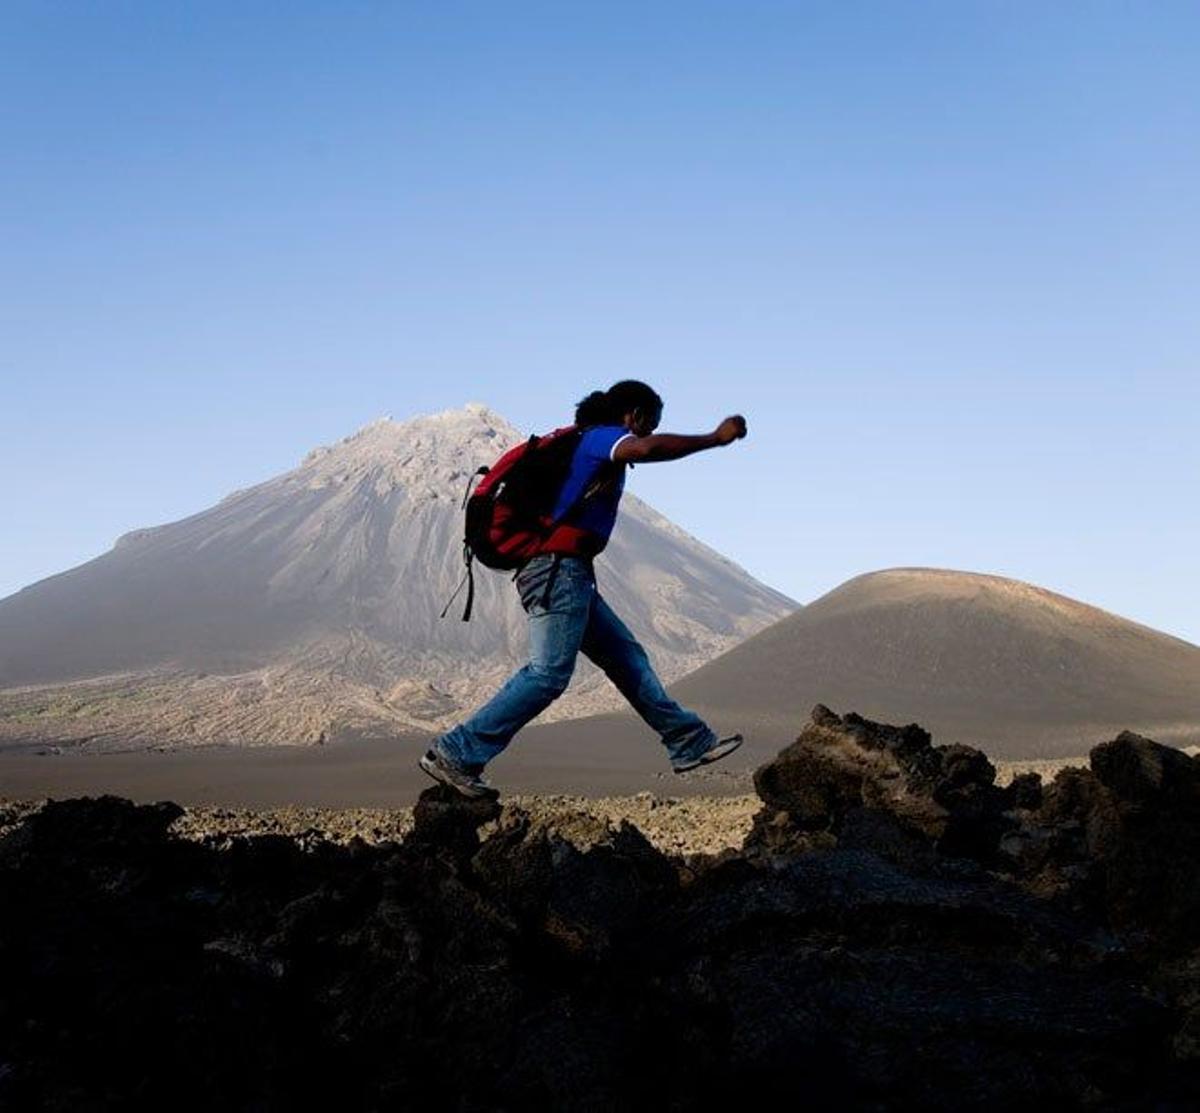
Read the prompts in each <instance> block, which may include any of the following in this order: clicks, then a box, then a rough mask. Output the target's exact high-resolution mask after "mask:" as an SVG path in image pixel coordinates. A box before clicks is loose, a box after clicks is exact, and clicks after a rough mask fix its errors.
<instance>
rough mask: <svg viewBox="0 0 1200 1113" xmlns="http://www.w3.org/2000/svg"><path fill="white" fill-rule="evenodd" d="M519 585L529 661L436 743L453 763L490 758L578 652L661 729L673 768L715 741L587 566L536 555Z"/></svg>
mask: <svg viewBox="0 0 1200 1113" xmlns="http://www.w3.org/2000/svg"><path fill="white" fill-rule="evenodd" d="M516 585H517V590H518V592H520V595H521V605H522V606H523V607H524V608H525V613H526V614H527V615H528V616H529V664H527V665H525V666H524V667H523V668H522V669H520V670H519V671H518V672H517V673H515V674H514V675H513V676H512V677H510V678H509V680H508V681H507V682H506V683H505V685H504V686H503V687H502V688H501V689H500V691H499V692H497V693H496V694H495V695H494V696H493V697H492V698H491V699H490V700H488V702H487V703H485V704H484V705H483V706H482V707H481V708H480V709H479V710H478V711H476V712H475V714H474V715H472V716H471V717H470V718H469V719H467V720H466V722H463V723H460V724H459V725H458V726H456V727H454V728H453V729H452V730H449V731H447V732H446V733H445V734H443V735H441V736H440V737H439V738H437V739H436V740H435V741H434V746H435V747H436V748H437V749H439V750H440V751H441V752H442V754H444V755H445V756H446V757H448V758H449V759H450V760H451V761H453V762H455V763H456V764H457V765H460V766H465V767H467V768H474V769H481V768H482V767H483V766H484V765H486V764H487V763H488V762H489V761H491V760H492V758H494V757H495V756H496V755H497V754H498V753H500V751H501V750H503V749H504V747H505V746H507V745H508V743H509V742H510V741H511V739H512V737H513V735H514V734H516V733H517V731H519V730H520V729H521V728H522V727H523V726H524V725H525V724H526V723H528V722H529V720H530V719H532V718H534V716H536V715H537V714H538V713H539V712H541V711H542V710H544V709H545V708H546V707H548V706H549V705H550V704H551V703H553V702H554V700H556V699H557V698H558V697H559V696H560V695H562V693H563V692H564V691H566V687H567V684H568V683H570V680H571V673H572V672H574V670H575V658H576V656H577V654H578V653H579V652H580V650H582V651H583V654H584V656H586V657H587V658H589V659H590V660H592V661H594V662H595V663H596V664H597V665H599V666H600V668H602V669H603V670H604V672H605V674H606V675H607V676H608V678H609V680H611V681H612V682H613V683H614V684H615V685H616V686H617V688H618V690H619V691H620V692H621V694H622V695H623V696H624V697H625V698H626V699H627V700H628V701H629V702H630V703H631V704H632V705H633V708H634V710H635V711H637V713H638V714H639V715H640V716H641V717H642V718H643V719H644V720H645V721H646V722H647V723H648V724H649V725H650V726H651V727H652V728H653V729H654V730H656V731H657V732H658V734H659V735H660V736H661V738H662V741H663V745H664V746H666V748H667V756H668V757H669V758H670V760H671V764H672V765H678V764H685V763H687V762H688V761H689V760H691V759H692V758H693V757H695V756H698V755H699V754H701V753H703V752H704V751H706V750H707V749H708V748H709V747H710V746H711V745H712V743H713V742H714V741H715V740H716V735H715V733H714V732H713V731H712V729H711V728H710V727H709V726H708V724H707V723H705V722H704V720H703V719H701V718H700V716H699V715H697V714H696V713H695V712H693V711H688V710H686V709H685V708H682V707H680V706H679V704H677V703H676V702H675V701H674V700H673V699H671V697H670V696H668V695H667V693H666V691H665V690H664V689H663V686H662V683H661V681H660V680H659V679H658V677H657V675H655V672H654V668H653V666H652V665H651V664H650V659H649V657H647V656H646V651H645V650H644V649H643V648H642V647H641V645H640V644H639V643H638V640H637V639H636V638H635V637H634V636H633V634H631V633H630V632H629V629H628V627H626V625H625V624H624V623H623V622H622V621H621V620H620V619H619V618H618V617H617V616H616V615H615V614H614V613H613V611H612V608H611V607H609V605H608V604H607V603H606V602H605V601H604V600H603V599H601V598H600V595H599V592H597V590H596V577H595V573H594V571H593V569H592V564H591V561H588V560H584V559H581V558H579V557H571V556H560V557H555V556H553V555H551V554H545V555H543V556H536V557H534V558H533V559H532V560H530V561H529V562H528V563H527V564H526V565H525V566H524V567H523V568H522V569H521V571H520V572H519V573H518V574H517V577H516Z"/></svg>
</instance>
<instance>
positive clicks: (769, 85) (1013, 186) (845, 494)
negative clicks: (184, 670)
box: [0, 0, 1200, 642]
mask: <svg viewBox="0 0 1200 1113" xmlns="http://www.w3.org/2000/svg"><path fill="white" fill-rule="evenodd" d="M0 63H2V64H0V94H2V95H0V139H2V141H3V149H4V152H5V160H4V161H5V171H4V173H3V175H0V213H2V221H3V223H2V226H0V236H2V240H3V244H4V248H3V251H2V252H0V374H3V377H4V395H3V397H4V405H3V408H2V409H0V467H2V471H3V474H4V476H5V477H6V478H7V482H6V484H5V494H4V498H3V504H2V505H3V512H4V530H3V537H4V543H3V545H2V546H0V595H4V594H8V593H9V592H12V591H15V590H17V589H18V588H20V587H21V586H23V585H25V584H27V583H30V582H33V581H35V580H37V579H39V578H41V577H43V576H46V575H49V574H51V573H54V572H57V571H61V570H63V569H65V568H68V567H71V566H73V565H75V564H78V563H80V562H82V561H84V560H86V559H89V558H91V557H93V556H96V555H98V554H99V553H101V552H103V551H104V550H105V549H107V548H108V547H109V546H110V545H111V543H112V541H113V540H114V539H115V538H116V537H117V536H118V535H119V534H120V533H122V532H124V531H126V530H128V529H132V528H136V527H139V526H145V525H151V524H155V523H160V522H164V521H170V520H173V519H176V518H179V517H183V516H185V515H187V514H190V513H194V512H195V511H198V510H200V509H203V508H204V507H206V506H208V505H210V504H211V503H213V502H215V501H216V500H217V499H219V498H220V497H222V496H223V495H224V494H226V493H228V492H229V491H230V490H232V489H235V488H239V487H244V486H247V485H249V484H251V483H254V482H257V481H260V480H262V479H265V478H267V477H269V476H271V475H273V474H276V473H278V472H280V471H283V470H285V469H287V468H290V467H292V466H294V465H295V464H297V463H298V462H299V460H300V459H301V457H302V456H303V455H304V453H305V452H306V451H307V450H308V449H310V448H311V447H313V446H315V445H316V444H320V443H327V442H330V441H333V440H336V439H338V438H340V437H342V436H344V435H346V434H347V433H349V432H352V431H353V430H354V429H356V428H357V427H359V426H360V425H362V424H365V423H366V422H367V421H369V420H371V419H373V418H375V417H378V416H380V415H382V414H388V413H390V414H392V415H393V416H394V417H396V418H398V419H400V418H403V417H406V416H411V415H414V414H418V413H425V412H431V411H435V410H442V409H447V408H451V407H456V406H460V405H462V404H463V403H465V402H467V401H471V400H480V401H484V402H486V403H488V404H489V405H491V406H492V407H494V408H495V409H497V410H499V411H500V412H502V413H503V414H505V415H506V416H507V417H509V419H510V420H512V421H514V422H515V423H516V424H518V425H520V426H522V427H526V428H529V429H531V430H537V429H544V428H547V427H550V426H553V425H556V424H559V423H561V422H562V421H563V420H565V418H566V417H568V416H569V414H570V410H571V406H572V404H573V403H574V402H575V400H577V399H578V398H579V397H580V396H582V395H583V394H584V393H586V392H587V391H588V390H590V389H592V388H594V387H597V386H605V385H608V384H609V383H611V382H612V381H613V380H615V379H617V378H622V377H629V376H632V377H638V378H644V379H646V380H647V381H649V382H651V383H652V384H654V385H655V386H656V387H657V389H658V390H659V391H660V393H662V394H663V395H664V397H665V398H666V401H667V408H666V415H665V418H664V424H663V427H664V428H667V429H672V430H677V431H684V432H690V431H701V430H706V429H709V428H711V427H713V426H714V425H715V424H716V422H717V421H718V420H719V419H720V418H721V417H723V416H724V415H725V414H727V413H731V412H739V411H740V412H742V413H744V414H745V415H746V417H747V419H748V421H749V425H750V430H751V435H750V437H749V438H748V439H747V440H746V441H744V442H742V443H739V444H738V445H736V446H734V447H732V448H730V449H728V450H724V451H721V452H713V453H707V454H704V455H702V456H697V457H692V458H690V459H688V460H685V461H680V462H677V463H673V464H665V465H655V466H648V467H644V468H639V469H637V471H636V472H635V473H634V475H633V476H632V477H631V480H630V487H629V489H630V490H632V491H634V492H635V493H637V494H639V495H641V496H643V497H645V498H646V499H647V500H648V501H650V502H651V503H653V504H654V505H655V506H657V507H658V508H659V509H660V510H662V511H663V512H664V513H666V514H668V515H669V516H670V517H672V518H673V519H674V520H676V521H677V522H678V523H679V524H680V525H682V526H683V527H684V528H686V529H688V530H690V531H691V532H693V533H694V534H696V535H697V536H698V537H700V538H701V539H702V540H704V541H706V542H707V543H709V544H710V545H712V546H714V547H715V548H717V549H719V550H721V551H722V552H724V553H726V554H727V555H729V556H730V557H732V558H733V559H735V560H737V561H739V562H740V563H741V564H743V565H744V566H745V567H746V568H747V569H749V570H750V571H751V572H752V573H754V574H755V575H757V576H759V577H760V578H761V579H763V580H765V581H767V582H768V583H770V584H772V585H774V586H776V587H778V588H780V589H781V590H783V591H786V592H788V593H789V594H791V595H793V596H794V597H796V598H797V599H800V600H802V601H806V600H810V599H812V598H815V597H816V596H818V595H820V594H821V593H823V592H824V591H826V590H828V589H830V588H831V587H833V586H835V585H836V584H838V583H839V582H841V581H842V580H844V579H846V578H848V577H850V576H852V575H855V574H857V573H860V572H864V571H869V570H871V569H876V568H884V567H891V566H896V565H911V564H919V565H933V566H940V567H953V568H964V569H972V570H977V571H986V572H995V573H999V574H1003V575H1011V576H1015V577H1018V578H1021V579H1025V580H1029V581H1032V582H1034V583H1038V584H1042V585H1044V586H1046V587H1050V588H1052V589H1054V590H1058V591H1062V592H1064V593H1066V594H1068V595H1072V596H1074V597H1076V598H1079V599H1083V600H1085V601H1088V602H1091V603H1094V604H1096V605H1099V606H1102V607H1106V608H1108V609H1110V610H1113V611H1116V612H1118V613H1120V614H1124V615H1126V616H1128V617H1131V618H1134V619H1137V620H1139V621H1142V622H1145V623H1147V624H1149V625H1152V626H1156V627H1158V628H1160V629H1163V630H1166V631H1168V632H1170V633H1174V634H1177V635H1179V636H1181V637H1184V638H1187V639H1189V640H1191V641H1194V642H1200V593H1198V592H1197V591H1196V588H1195V578H1196V577H1195V567H1196V564H1197V554H1198V553H1200V527H1198V525H1197V513H1196V505H1197V503H1198V499H1197V495H1196V492H1197V488H1198V485H1200V445H1198V439H1197V435H1196V432H1197V425H1198V419H1200V376H1198V374H1197V370H1198V362H1200V360H1198V357H1200V313H1197V311H1196V304H1197V301H1198V293H1200V281H1198V280H1200V273H1198V270H1200V264H1198V262H1197V261H1198V260H1200V144H1198V143H1197V136H1198V135H1200V8H1197V7H1196V6H1195V5H1193V4H1182V3H1174V4H1173V3H1155V4H1142V5H1133V4H1115V3H1088V4H1073V3H1061V4H1053V5H1047V4H1044V3H1029V4H1023V3H999V2H995V3H962V2H956V3H944V4H939V3H912V4H900V3H887V4H883V3H846V2H838V3H828V4H815V3H814V4H805V3H791V4H785V3H755V2H752V0H751V2H745V0H743V2H737V3H734V2H730V3H721V4H715V3H704V2H690V3H687V4H675V3H657V4H645V3H638V4H623V3H615V2H606V3H602V4H586V3H579V4H549V3H547V4H522V3H513V4H495V3H481V4H461V3H436V4H435V3H411V4H387V3H380V2H374V3H338V4H332V3H331V4H304V3H295V2H293V3H288V4H266V3H251V4H245V3H238V4H223V3H215V2H213V3H203V4H198V3H188V4H174V3H164V2H156V3H153V4H151V3H117V2H111V3H104V4H95V5H82V4H66V3H51V2H47V0H41V2H38V3H24V2H20V0H18V2H10V3H8V4H6V5H4V7H3V10H2V11H0Z"/></svg>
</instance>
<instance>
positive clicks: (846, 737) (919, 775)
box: [746, 706, 1015, 864]
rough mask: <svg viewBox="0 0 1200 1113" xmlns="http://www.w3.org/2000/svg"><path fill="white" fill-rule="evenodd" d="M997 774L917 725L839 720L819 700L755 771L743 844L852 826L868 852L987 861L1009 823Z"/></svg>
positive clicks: (804, 840)
mask: <svg viewBox="0 0 1200 1113" xmlns="http://www.w3.org/2000/svg"><path fill="white" fill-rule="evenodd" d="M995 779H996V770H995V768H994V767H993V766H992V763H991V762H990V761H988V759H987V757H986V756H985V755H984V754H982V753H980V752H979V751H978V750H973V749H971V747H969V746H934V745H933V743H932V740H931V739H930V737H929V735H928V734H927V733H926V732H925V731H923V730H922V729H921V728H920V727H918V726H916V725H910V726H906V727H894V726H888V725H886V724H882V723H872V722H870V721H868V720H866V719H863V718H860V717H859V716H858V715H854V714H850V715H847V716H845V717H844V718H840V717H839V716H837V715H835V714H834V713H833V712H832V711H830V710H829V709H828V708H827V707H822V706H818V707H817V708H816V709H815V710H814V711H813V716H812V722H811V723H810V724H809V725H808V726H806V727H805V728H804V730H803V732H802V733H801V734H800V736H799V737H798V738H797V739H796V741H795V742H793V743H792V744H791V745H790V746H788V747H787V748H786V749H784V750H783V751H782V752H781V753H780V754H779V755H778V756H777V757H776V758H775V760H774V761H772V762H769V763H768V764H767V765H764V766H762V767H761V768H760V769H758V770H757V771H756V772H755V774H754V787H755V790H756V791H757V792H758V794H759V796H761V797H762V799H763V801H764V803H765V804H766V805H767V807H766V808H764V809H763V811H762V812H760V813H759V816H758V817H757V820H756V823H755V828H754V830H753V831H752V832H751V835H750V838H749V839H748V840H747V843H746V848H747V850H748V851H750V852H752V853H754V852H761V853H766V854H771V853H787V852H789V851H790V850H795V849H802V848H804V847H807V846H811V845H812V844H813V839H812V835H813V834H819V833H824V834H827V835H829V836H832V837H833V838H834V839H838V840H841V839H844V838H846V837H847V836H849V837H851V838H854V837H855V835H854V833H853V832H854V831H858V832H860V833H861V834H862V835H865V838H866V839H867V843H866V845H869V846H870V847H871V849H874V850H876V851H877V852H879V853H881V854H883V855H884V856H887V857H891V856H893V853H894V854H895V855H897V856H899V858H901V859H903V860H904V861H906V862H909V863H910V864H911V863H913V862H914V861H915V859H916V858H917V857H919V856H920V855H921V852H923V851H924V852H929V853H932V852H937V853H941V854H948V855H954V856H969V857H973V858H977V859H979V860H981V861H990V860H991V859H993V858H994V857H995V855H996V851H997V848H998V845H999V842H1000V839H1001V838H1002V836H1003V835H1004V833H1005V832H1006V831H1007V830H1009V829H1010V828H1011V827H1013V826H1014V825H1015V824H1014V823H1013V821H1012V820H1010V819H1009V818H1008V817H1007V816H1006V815H1005V812H1006V810H1007V809H1008V808H1009V807H1011V806H1012V803H1013V794H1012V793H1009V792H1005V791H1003V790H1001V789H999V788H997V787H996V785H995V783H994V782H995ZM864 809H866V810H867V811H869V812H871V813H874V814H872V815H870V816H864V815H863V811H864ZM885 828H886V830H885Z"/></svg>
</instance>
